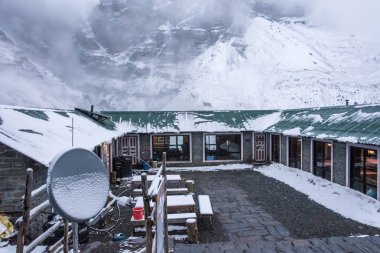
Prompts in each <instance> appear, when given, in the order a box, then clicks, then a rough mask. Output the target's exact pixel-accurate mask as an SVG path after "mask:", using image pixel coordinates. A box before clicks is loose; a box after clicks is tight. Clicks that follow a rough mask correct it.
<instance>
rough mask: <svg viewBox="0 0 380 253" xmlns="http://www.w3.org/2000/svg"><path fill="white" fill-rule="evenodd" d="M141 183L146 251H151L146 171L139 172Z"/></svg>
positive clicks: (147, 252) (150, 222) (150, 221)
mask: <svg viewBox="0 0 380 253" xmlns="http://www.w3.org/2000/svg"><path fill="white" fill-rule="evenodd" d="M141 184H142V192H143V199H144V217H145V230H146V241H145V244H146V253H152V220H151V218H150V203H149V202H150V200H149V197H148V179H147V175H146V173H142V174H141Z"/></svg>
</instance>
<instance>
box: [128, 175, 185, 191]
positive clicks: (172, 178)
mask: <svg viewBox="0 0 380 253" xmlns="http://www.w3.org/2000/svg"><path fill="white" fill-rule="evenodd" d="M155 177H156V175H148V176H147V181H148V183H151V182H152V181H153V180H154V178H155ZM166 182H167V183H168V184H178V186H179V185H180V183H181V175H166ZM140 185H141V175H139V176H133V178H132V190H133V189H135V187H137V186H140Z"/></svg>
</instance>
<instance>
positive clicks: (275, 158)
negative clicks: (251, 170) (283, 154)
mask: <svg viewBox="0 0 380 253" xmlns="http://www.w3.org/2000/svg"><path fill="white" fill-rule="evenodd" d="M271 146H272V150H271V152H272V162H276V163H279V162H280V136H279V135H272V145H271Z"/></svg>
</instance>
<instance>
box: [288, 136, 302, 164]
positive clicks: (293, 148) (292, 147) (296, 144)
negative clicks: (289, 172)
mask: <svg viewBox="0 0 380 253" xmlns="http://www.w3.org/2000/svg"><path fill="white" fill-rule="evenodd" d="M288 148H289V167H293V168H298V169H301V138H294V137H289V147H288Z"/></svg>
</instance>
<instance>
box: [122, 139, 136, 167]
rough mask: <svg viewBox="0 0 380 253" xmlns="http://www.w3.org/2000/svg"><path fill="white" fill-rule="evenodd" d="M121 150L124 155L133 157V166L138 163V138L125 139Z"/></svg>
mask: <svg viewBox="0 0 380 253" xmlns="http://www.w3.org/2000/svg"><path fill="white" fill-rule="evenodd" d="M121 149H122V154H123V155H128V156H132V164H136V163H137V161H138V154H137V149H138V147H137V136H126V137H123V139H122V142H121Z"/></svg>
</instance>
